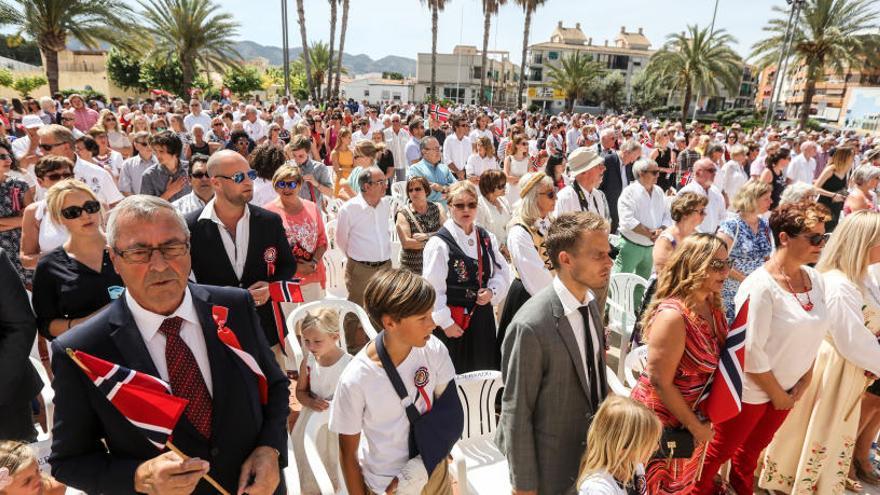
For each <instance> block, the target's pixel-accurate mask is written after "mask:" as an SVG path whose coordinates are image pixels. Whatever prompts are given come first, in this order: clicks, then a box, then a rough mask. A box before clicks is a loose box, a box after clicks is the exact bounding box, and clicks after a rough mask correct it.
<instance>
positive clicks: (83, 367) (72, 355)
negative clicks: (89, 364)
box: [65, 347, 88, 371]
mask: <svg viewBox="0 0 880 495" xmlns="http://www.w3.org/2000/svg"><path fill="white" fill-rule="evenodd" d="M65 351H66V352H67V355H68V356H70V359H71V360H72V361H73V362H74V363H76V365H77V366H79V367H80V368H81V369H82V370H83V371H87V370H88V368H86V365H84V364H83V362H82V361H80V360H79V358H78V357H76V354H74V352H73V349H71V348H70V347H68V348H67V349H65Z"/></svg>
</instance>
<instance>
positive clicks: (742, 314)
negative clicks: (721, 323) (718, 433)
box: [705, 299, 749, 425]
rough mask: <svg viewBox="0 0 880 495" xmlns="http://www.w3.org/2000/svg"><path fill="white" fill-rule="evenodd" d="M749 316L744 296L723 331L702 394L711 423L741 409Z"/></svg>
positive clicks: (717, 421) (728, 417)
mask: <svg viewBox="0 0 880 495" xmlns="http://www.w3.org/2000/svg"><path fill="white" fill-rule="evenodd" d="M748 318H749V300H748V299H746V300H745V301H744V302H743V303H742V306H740V307H739V311H737V313H736V318H734V319H733V325H732V326H731V328H730V331H728V332H727V340H726V341H725V342H724V349H722V350H721V357H720V359H719V361H718V368H717V369H716V370H715V373H714V374H713V375H712V379H711V384H710V385H709V387H708V388H709V392H708V394H707V395H706V404H705V411H706V414H707V415H708V416H709V419H710V420H711V421H712V424H716V425H717V424H718V423H722V422H724V421H727V420H728V419H731V418H733V417H735V416H736V415H738V414H739V413H740V412H741V411H742V389H743V366H744V365H745V359H746V327H747V326H748Z"/></svg>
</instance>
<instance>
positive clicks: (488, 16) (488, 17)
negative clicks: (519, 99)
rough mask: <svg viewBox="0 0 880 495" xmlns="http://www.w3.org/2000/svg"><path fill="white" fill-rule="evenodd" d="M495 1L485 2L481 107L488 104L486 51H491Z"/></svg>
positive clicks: (481, 65)
mask: <svg viewBox="0 0 880 495" xmlns="http://www.w3.org/2000/svg"><path fill="white" fill-rule="evenodd" d="M494 1H495V0H483V58H482V61H481V62H480V69H481V73H480V100H479V101H480V105H485V104H486V61H487V59H488V58H489V57H488V56H487V54H486V50H488V49H489V30H490V29H491V27H492V11H491V9H490V8H489V6H490V4H491V3H492V2H494Z"/></svg>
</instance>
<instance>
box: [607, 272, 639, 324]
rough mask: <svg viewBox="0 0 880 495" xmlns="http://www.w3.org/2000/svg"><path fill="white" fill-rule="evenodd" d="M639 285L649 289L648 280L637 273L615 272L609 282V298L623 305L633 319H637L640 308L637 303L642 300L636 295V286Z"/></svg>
mask: <svg viewBox="0 0 880 495" xmlns="http://www.w3.org/2000/svg"><path fill="white" fill-rule="evenodd" d="M639 286H641V287H642V288H643V289H645V290H647V288H648V281H647V280H645V279H644V278H642V277H640V276H638V275H636V274H635V273H615V274H613V275H611V280H610V281H609V283H608V299H610V300H612V301H614V302H615V303H617V304H618V305H619V306H621V307H622V308H623V311H625V313H626V314H627V315H628V316H629V317H631V318H630V319H631V321H635V315H636V311H637V310H638V307H636V304H637V303H640V302H641V301H636V300H635V297H634V293H635V290H636V287H639ZM643 293H644V291H643Z"/></svg>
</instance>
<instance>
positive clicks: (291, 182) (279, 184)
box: [275, 180, 299, 189]
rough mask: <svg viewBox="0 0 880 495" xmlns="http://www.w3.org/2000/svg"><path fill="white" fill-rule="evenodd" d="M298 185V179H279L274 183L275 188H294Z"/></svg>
mask: <svg viewBox="0 0 880 495" xmlns="http://www.w3.org/2000/svg"><path fill="white" fill-rule="evenodd" d="M298 186H299V181H298V180H289V181H283V180H279V181H278V182H276V183H275V188H277V189H296V188H297V187H298Z"/></svg>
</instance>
